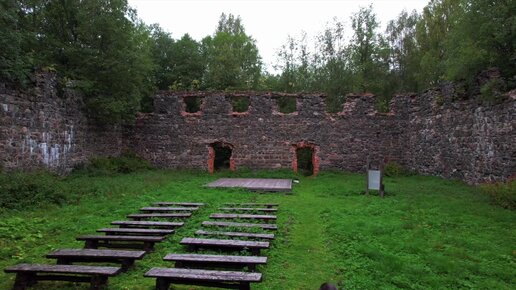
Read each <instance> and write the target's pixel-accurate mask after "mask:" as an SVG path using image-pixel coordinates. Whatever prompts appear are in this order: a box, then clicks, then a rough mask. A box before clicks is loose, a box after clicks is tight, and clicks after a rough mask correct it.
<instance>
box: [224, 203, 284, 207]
mask: <svg viewBox="0 0 516 290" xmlns="http://www.w3.org/2000/svg"><path fill="white" fill-rule="evenodd" d="M224 205H226V206H229V207H252V206H258V207H259V206H264V207H277V206H279V203H225V204H224Z"/></svg>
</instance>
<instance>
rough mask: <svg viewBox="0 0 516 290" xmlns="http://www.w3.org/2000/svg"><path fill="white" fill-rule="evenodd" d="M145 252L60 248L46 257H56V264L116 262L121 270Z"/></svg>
mask: <svg viewBox="0 0 516 290" xmlns="http://www.w3.org/2000/svg"><path fill="white" fill-rule="evenodd" d="M145 254H146V252H145V251H121V250H99V249H60V250H56V251H53V252H51V253H48V254H47V256H46V257H47V258H49V259H57V264H63V265H70V264H72V263H75V262H92V263H99V262H100V263H104V262H107V263H117V264H121V265H122V271H126V270H127V269H128V268H129V267H131V266H132V265H133V264H134V261H135V260H141V259H142V258H143V256H145Z"/></svg>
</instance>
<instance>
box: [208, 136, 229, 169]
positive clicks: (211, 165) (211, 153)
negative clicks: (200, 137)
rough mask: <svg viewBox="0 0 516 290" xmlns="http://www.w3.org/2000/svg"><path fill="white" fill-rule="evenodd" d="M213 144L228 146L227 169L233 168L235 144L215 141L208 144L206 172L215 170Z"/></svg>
mask: <svg viewBox="0 0 516 290" xmlns="http://www.w3.org/2000/svg"><path fill="white" fill-rule="evenodd" d="M214 145H220V146H222V147H229V148H230V149H231V157H229V170H231V171H234V170H235V160H234V158H233V155H234V149H235V146H234V145H233V144H231V143H228V142H224V141H215V142H212V143H210V144H208V146H207V147H208V172H209V173H213V172H214V171H215V149H214V148H213V146H214Z"/></svg>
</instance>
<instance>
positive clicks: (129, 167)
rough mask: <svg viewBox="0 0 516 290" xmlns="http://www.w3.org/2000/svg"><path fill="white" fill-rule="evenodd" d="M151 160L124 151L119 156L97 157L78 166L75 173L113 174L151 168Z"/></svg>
mask: <svg viewBox="0 0 516 290" xmlns="http://www.w3.org/2000/svg"><path fill="white" fill-rule="evenodd" d="M151 168H152V166H151V164H150V163H149V161H147V160H145V159H142V158H141V157H139V156H138V155H136V154H135V153H132V152H125V153H122V154H121V155H120V156H117V157H95V158H92V159H90V161H89V162H88V164H86V165H85V166H82V167H80V168H77V169H76V170H75V172H74V173H85V174H89V175H112V174H118V173H131V172H136V171H141V170H147V169H151Z"/></svg>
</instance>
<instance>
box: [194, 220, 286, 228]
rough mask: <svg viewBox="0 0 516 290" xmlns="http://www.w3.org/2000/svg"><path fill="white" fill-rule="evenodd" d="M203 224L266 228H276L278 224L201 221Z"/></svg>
mask: <svg viewBox="0 0 516 290" xmlns="http://www.w3.org/2000/svg"><path fill="white" fill-rule="evenodd" d="M202 225H203V226H217V227H235V228H262V229H266V230H277V229H278V226H277V225H274V224H251V223H234V222H210V221H204V222H202Z"/></svg>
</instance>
